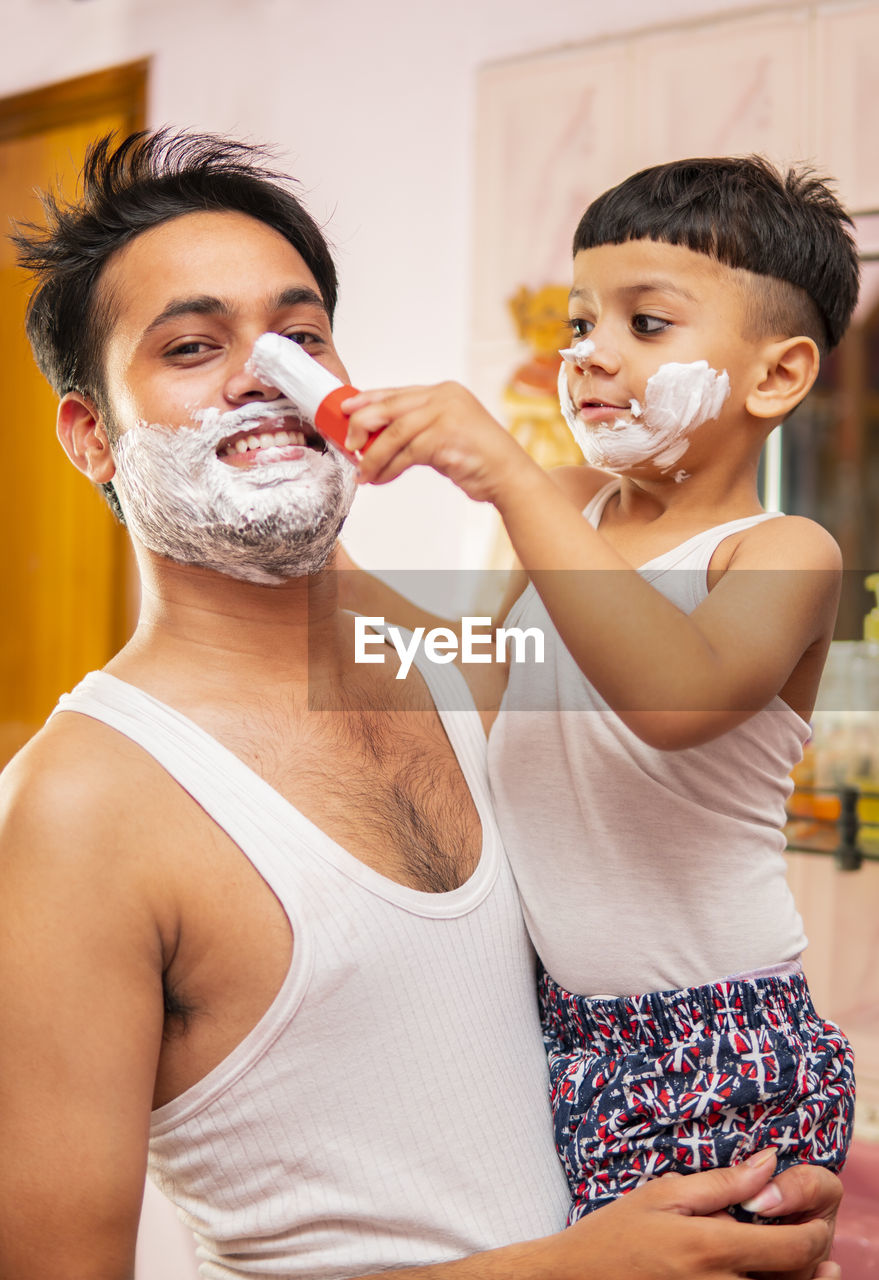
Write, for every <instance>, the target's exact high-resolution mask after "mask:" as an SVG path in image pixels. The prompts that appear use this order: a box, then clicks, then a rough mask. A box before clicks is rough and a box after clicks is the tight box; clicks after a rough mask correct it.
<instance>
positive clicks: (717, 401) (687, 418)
mask: <svg viewBox="0 0 879 1280" xmlns="http://www.w3.org/2000/svg"><path fill="white" fill-rule="evenodd" d="M587 345H588V346H589V348H590V349H589V350H588V351H587V350H585V348H586V347H587ZM592 350H594V345H593V344H591V343H590V341H589V339H586V340H584V341H583V342H580V343H577V345H576V346H575V347H572V348H569V349H567V350H565V351H563V352H561V353H560V354H561V355H562V356H563V357H564V360H565V361H567V362H569V363H573V364H579V363H580V362H581V361H585V360H586V359H588V356H589V355H590V354H591V351H592ZM728 396H729V375H728V374H727V373H726V371H724V372H723V373H718V372H717V371H716V369H712V368H711V367H710V366H709V364H708V361H707V360H695V361H693V362H692V363H690V364H677V363H673V362H670V363H668V364H664V365H661V366H660V367H659V369H657V371H656V373H654V374H653V376H652V377H651V378H648V380H647V387H646V391H645V395H644V406H643V408H642V407H641V405H640V404H639V403H638V401H637V400H632V401H631V406H632V408H631V413H632V418H633V419H635V418H640V419H641V421H630V420H629V419H626V418H617V419H616V421H615V422H611V423H603V422H602V423H597V424H596V425H595V426H588V425H587V424H586V423H585V422H583V421H582V420H581V419H580V418H579V417H578V415H577V410H576V407H575V405H574V402H573V401H572V400H571V395H570V392H569V390H568V376H567V369H566V367H565V363H564V362H563V363H562V366H561V368H560V369H559V403H560V405H561V410H562V415H563V417H564V419H565V421H566V422H567V424H568V426H569V428H570V430H571V434H572V435H573V437H574V439H575V440H576V442H577V444H578V445H579V446H580V448H581V450H582V451H583V456H584V457H585V459H586V461H587V462H588V463H589V464H590V466H593V467H601V468H603V469H604V470H606V471H625V470H627V469H628V468H629V467H633V466H639V465H642V464H643V463H645V462H652V463H653V464H654V465H655V466H656V467H657V468H658V469H659V470H660V471H661V472H666V471H670V470H671V468H672V467H673V466H674V464H675V463H676V462H677V461H678V460H679V459H680V458H682V457H683V455H684V453H686V451H687V449H688V448H689V444H690V441H689V433H690V432H692V431H695V429H696V428H697V427H700V426H701V425H702V423H703V422H708V421H710V420H711V419H713V418H717V417H718V416H719V415H720V411H721V409H722V408H723V405H724V402H725V400H726V399H727V397H728ZM685 474H686V473H685V472H678V473H677V474H676V475H675V479H676V480H682V479H683V478H684V476H685Z"/></svg>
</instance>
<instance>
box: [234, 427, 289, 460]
mask: <svg viewBox="0 0 879 1280" xmlns="http://www.w3.org/2000/svg"><path fill="white" fill-rule="evenodd" d="M290 444H296V445H305V432H304V431H263V432H261V433H260V434H259V435H252V436H239V437H238V439H237V440H234V441H232V442H231V443H230V444H227V445H225V446H224V447H223V448H222V449H221V450H220V457H221V458H223V457H226V456H228V455H229V454H230V453H248V452H252V451H253V450H255V449H272V448H275V449H277V448H280V447H282V446H284V445H290Z"/></svg>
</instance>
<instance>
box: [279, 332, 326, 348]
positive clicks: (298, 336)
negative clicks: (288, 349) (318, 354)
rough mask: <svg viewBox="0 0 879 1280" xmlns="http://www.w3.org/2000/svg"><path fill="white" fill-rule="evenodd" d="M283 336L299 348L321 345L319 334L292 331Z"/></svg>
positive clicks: (321, 340) (321, 339)
mask: <svg viewBox="0 0 879 1280" xmlns="http://www.w3.org/2000/svg"><path fill="white" fill-rule="evenodd" d="M283 336H284V337H285V338H289V339H290V341H291V342H295V343H296V344H297V346H300V347H309V346H320V345H321V344H322V343H323V338H321V337H320V335H319V334H317V333H309V332H308V331H307V330H305V329H294V330H293V332H292V333H285V334H284V335H283Z"/></svg>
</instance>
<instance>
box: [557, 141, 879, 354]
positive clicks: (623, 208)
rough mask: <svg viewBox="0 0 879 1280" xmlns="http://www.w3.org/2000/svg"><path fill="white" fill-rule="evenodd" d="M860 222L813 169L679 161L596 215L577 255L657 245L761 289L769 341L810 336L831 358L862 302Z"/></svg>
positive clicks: (648, 174)
mask: <svg viewBox="0 0 879 1280" xmlns="http://www.w3.org/2000/svg"><path fill="white" fill-rule="evenodd" d="M853 226H854V224H853V222H852V219H851V217H850V216H849V215H848V213H846V211H845V209H844V208H843V207H842V205H841V204H840V203H839V201H838V200H837V198H836V196H835V195H834V194H833V192H832V191H831V190H830V188H829V187H828V186H827V184H826V182H824V181H823V180H821V179H820V178H818V177H816V176H815V174H814V173H813V172H812V171H811V170H810V169H807V168H799V169H794V168H792V169H789V170H788V171H787V172H786V173H781V172H779V171H778V170H776V169H775V168H773V166H772V165H771V164H769V163H768V162H767V161H766V160H764V159H763V158H762V157H760V156H748V157H743V158H737V157H729V158H715V159H694V160H676V161H673V162H671V163H670V164H662V165H656V166H654V167H653V168H650V169H642V170H641V171H640V172H639V173H636V174H633V175H632V177H630V178H627V179H626V180H625V182H621V183H620V184H619V186H616V187H613V188H612V189H611V190H610V191H606V192H605V193H604V194H603V195H601V196H599V197H598V198H597V199H596V200H594V201H593V202H592V204H590V205H589V207H588V209H587V210H586V212H585V213H584V214H583V217H582V218H581V220H580V224H579V226H578V227H577V230H576V232H575V234H574V253H575V254H576V253H577V252H579V250H581V249H591V248H594V247H596V246H598V245H603V244H622V243H624V242H625V241H628V240H658V241H661V242H664V243H666V244H674V245H682V246H684V247H685V248H687V249H692V250H694V251H695V252H696V253H704V254H707V255H708V256H709V257H711V258H714V259H715V260H716V261H718V262H720V263H723V264H724V266H727V267H733V268H737V269H741V270H743V271H749V272H751V273H752V274H753V275H754V276H759V277H761V279H760V280H759V281H755V282H754V284H755V286H756V288H755V289H752V290H751V293H752V295H753V296H752V298H751V300H750V308H749V310H750V318H751V324H752V327H753V328H754V329H755V330H756V331H757V332H758V333H759V334H761V335H763V334H767V335H772V334H783V335H784V336H786V337H793V336H797V335H799V334H806V335H808V336H809V337H811V338H813V339H814V340H815V342H816V343H817V345H818V347H819V350H821V351H822V352H826V351H829V350H831V349H832V348H833V347H835V346H836V344H837V343H838V342H839V340H840V338H841V337H842V335H843V333H844V332H845V330H846V328H847V326H848V323H849V321H850V320H851V316H852V312H853V311H854V308H855V304H856V302H857V300H858V286H859V276H860V272H859V264H858V254H857V248H856V245H855V241H854V237H853V235H852V228H853Z"/></svg>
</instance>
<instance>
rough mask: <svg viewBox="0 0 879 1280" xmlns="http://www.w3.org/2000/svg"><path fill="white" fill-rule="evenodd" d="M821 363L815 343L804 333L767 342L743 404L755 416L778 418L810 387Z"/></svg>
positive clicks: (791, 408)
mask: <svg viewBox="0 0 879 1280" xmlns="http://www.w3.org/2000/svg"><path fill="white" fill-rule="evenodd" d="M820 364H821V356H820V355H819V353H818V348H817V346H816V345H815V343H814V342H813V341H812V339H811V338H807V337H805V335H802V336H800V337H798V338H785V339H784V341H782V342H773V343H770V344H769V345H768V346H767V347H766V349H765V353H764V362H763V364H762V365H761V368H760V369H759V371H758V379H759V380H758V381H757V383H756V385H755V386H754V387H753V389H752V390H751V392H750V393H749V395H748V396H747V398H746V400H745V408H746V409H747V410H748V412H749V413H750V414H752V415H753V416H754V417H755V418H773V419H778V420H779V421H781V419H782V418H786V417H787V415H788V414H789V413H790V412H791V411H792V410H793V409H795V408H796V407H797V405H798V404H799V403H800V401H801V400H803V399H804V398H805V397H806V395H807V394H808V393H809V391H810V390H811V389H812V384H813V383H814V381H815V379H816V378H817V377H818V369H819V366H820Z"/></svg>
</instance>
